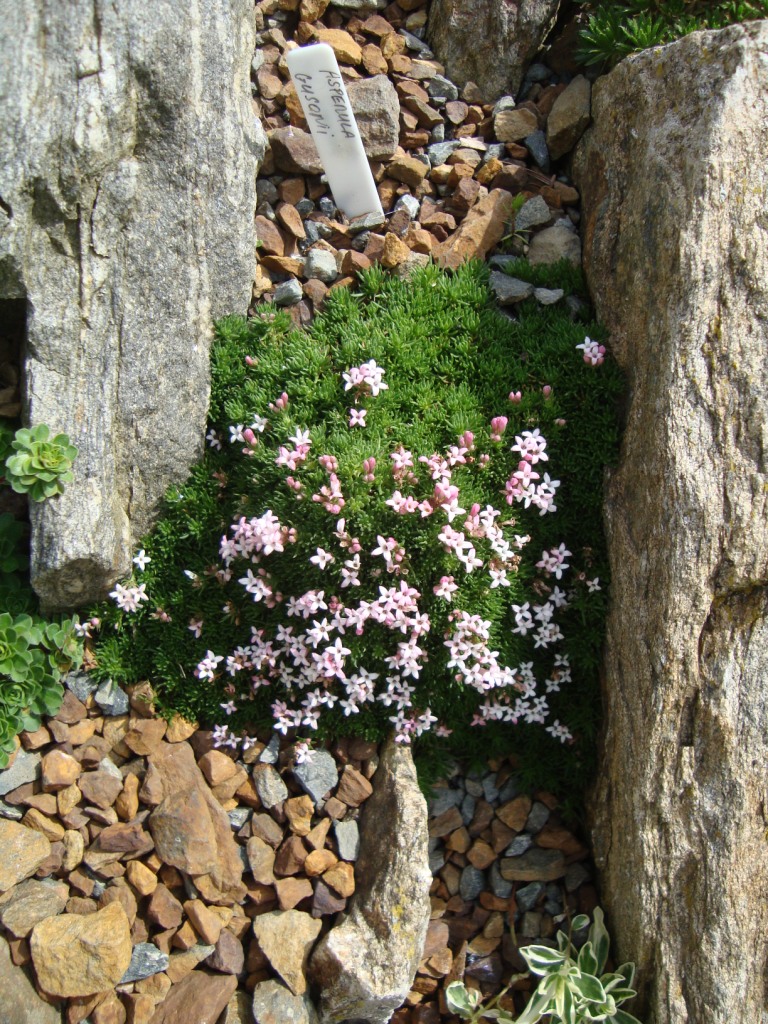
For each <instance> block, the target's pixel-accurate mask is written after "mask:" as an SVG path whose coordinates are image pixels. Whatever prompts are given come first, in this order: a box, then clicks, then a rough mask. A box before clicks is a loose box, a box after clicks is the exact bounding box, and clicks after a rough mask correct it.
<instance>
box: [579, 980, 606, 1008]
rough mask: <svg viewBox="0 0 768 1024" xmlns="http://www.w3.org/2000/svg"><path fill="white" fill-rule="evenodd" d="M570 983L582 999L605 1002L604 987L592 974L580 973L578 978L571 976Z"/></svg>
mask: <svg viewBox="0 0 768 1024" xmlns="http://www.w3.org/2000/svg"><path fill="white" fill-rule="evenodd" d="M570 984H571V986H572V987H573V988H574V989H575V990H576V991H577V992H578V993H579V995H581V996H583V997H584V999H589V1000H591V1001H592V1002H593V1003H603V1002H605V989H604V988H603V986H602V985H601V984H600V982H599V981H598V979H597V978H596V977H594V975H592V974H582V975H580V976H579V977H578V978H576V977H574V978H571V980H570Z"/></svg>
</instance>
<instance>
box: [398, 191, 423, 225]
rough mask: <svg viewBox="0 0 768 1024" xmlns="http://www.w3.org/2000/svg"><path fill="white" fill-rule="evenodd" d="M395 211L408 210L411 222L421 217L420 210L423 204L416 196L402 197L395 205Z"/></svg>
mask: <svg viewBox="0 0 768 1024" xmlns="http://www.w3.org/2000/svg"><path fill="white" fill-rule="evenodd" d="M395 209H396V210H407V211H408V216H409V217H410V218H411V220H415V219H416V217H418V215H419V210H420V209H421V203H420V202H419V200H418V199H417V198H416V196H411V195H406V196H400V198H399V199H398V200H397V202H396V203H395Z"/></svg>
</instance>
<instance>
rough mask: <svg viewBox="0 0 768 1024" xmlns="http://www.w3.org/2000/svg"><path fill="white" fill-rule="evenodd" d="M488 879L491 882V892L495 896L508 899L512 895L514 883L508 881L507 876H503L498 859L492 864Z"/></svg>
mask: <svg viewBox="0 0 768 1024" xmlns="http://www.w3.org/2000/svg"><path fill="white" fill-rule="evenodd" d="M488 880H489V882H490V884H491V892H492V893H493V895H494V896H498V897H499V899H501V900H507V899H509V897H510V896H511V895H512V890H513V889H514V887H515V886H514V883H513V882H508V881H507V880H506V879H505V878H502V877H501V872H500V871H499V865H498V863H497V862H496V861H494V862H493V864H491V867H490V870H489V872H488Z"/></svg>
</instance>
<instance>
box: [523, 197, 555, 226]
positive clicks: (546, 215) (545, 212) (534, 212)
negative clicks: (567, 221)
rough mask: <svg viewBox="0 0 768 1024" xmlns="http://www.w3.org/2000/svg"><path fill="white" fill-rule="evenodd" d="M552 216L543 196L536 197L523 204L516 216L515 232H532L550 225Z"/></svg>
mask: <svg viewBox="0 0 768 1024" xmlns="http://www.w3.org/2000/svg"><path fill="white" fill-rule="evenodd" d="M551 219H552V215H551V214H550V212H549V207H548V206H547V204H546V203H545V201H544V200H543V199H542V198H541V196H534V197H533V199H529V200H528V201H527V202H525V203H523V205H522V206H521V207H520V209H519V210H518V211H517V213H516V214H515V231H530V230H531V228H535V227H539V226H540V225H542V224H549V222H550V220H551Z"/></svg>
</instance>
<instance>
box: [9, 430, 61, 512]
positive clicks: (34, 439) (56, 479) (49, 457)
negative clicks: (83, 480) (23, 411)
mask: <svg viewBox="0 0 768 1024" xmlns="http://www.w3.org/2000/svg"><path fill="white" fill-rule="evenodd" d="M11 448H12V454H11V455H9V456H8V457H7V458H6V460H5V478H6V481H7V482H8V483H9V484H10V485H11V487H12V488H13V489H14V491H16V492H17V493H19V494H28V495H29V497H30V499H31V500H32V501H45V499H46V498H52V497H54V496H55V495H57V494H61V492H62V491H63V490H64V485H65V484H68V483H71V482H72V480H73V479H74V476H73V474H72V471H71V470H72V463H73V462H74V460H75V456H76V455H77V448H76V447H75V446H74V445H73V444H70V442H69V437H68V436H67V435H66V434H56V435H55V437H51V436H50V431H49V429H48V427H47V426H46V425H45V424H44V423H41V424H38V426H36V427H22V429H21V430H17V431H16V436H15V437H14V439H13V441H12V442H11Z"/></svg>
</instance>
